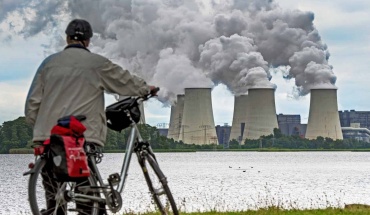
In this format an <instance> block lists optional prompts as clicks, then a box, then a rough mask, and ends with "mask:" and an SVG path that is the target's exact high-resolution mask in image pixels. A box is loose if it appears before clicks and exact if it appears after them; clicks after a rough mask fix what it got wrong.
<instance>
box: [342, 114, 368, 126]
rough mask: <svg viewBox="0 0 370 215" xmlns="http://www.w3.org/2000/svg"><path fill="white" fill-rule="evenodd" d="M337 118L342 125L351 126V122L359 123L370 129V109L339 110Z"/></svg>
mask: <svg viewBox="0 0 370 215" xmlns="http://www.w3.org/2000/svg"><path fill="white" fill-rule="evenodd" d="M339 120H340V124H341V126H342V127H351V126H350V125H351V123H359V124H360V127H361V128H367V129H370V111H356V110H350V111H348V110H345V111H339Z"/></svg>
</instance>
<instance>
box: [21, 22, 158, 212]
mask: <svg viewBox="0 0 370 215" xmlns="http://www.w3.org/2000/svg"><path fill="white" fill-rule="evenodd" d="M65 33H66V34H67V37H66V41H67V44H68V45H67V47H66V48H65V49H64V50H63V51H61V52H59V53H56V54H53V55H51V56H49V57H48V58H46V59H45V60H44V61H43V62H42V64H41V65H40V67H39V68H38V70H37V72H36V75H35V77H34V79H33V81H32V84H31V87H30V90H29V92H28V96H27V100H26V107H25V115H26V121H27V122H29V123H30V124H32V125H33V141H34V142H43V141H45V140H46V139H48V138H49V136H50V130H51V128H52V127H53V126H54V125H55V124H56V123H57V120H58V119H59V118H61V117H64V116H69V115H84V116H86V120H84V121H83V124H84V125H85V127H86V131H85V133H84V136H85V139H86V141H87V142H89V143H94V144H96V145H98V146H101V147H102V146H104V143H105V139H106V134H107V128H106V118H105V112H104V108H105V105H104V92H110V93H116V94H119V95H130V96H144V95H147V94H149V93H150V92H151V90H153V89H154V88H155V87H154V86H149V85H147V84H146V83H145V81H144V80H142V79H140V78H138V77H136V76H134V75H131V74H130V73H129V72H128V71H127V70H123V69H122V68H121V67H120V66H118V65H116V64H114V63H112V62H111V61H110V60H108V59H107V58H105V57H103V56H100V55H97V54H93V53H91V52H90V51H89V50H88V49H87V47H88V46H89V43H90V38H91V37H92V36H93V31H92V28H91V26H90V24H89V23H88V22H87V21H85V20H81V19H75V20H73V21H71V22H70V23H69V25H68V26H67V29H66V31H65ZM45 189H47V188H45ZM48 204H49V203H48ZM50 204H52V203H50ZM48 207H49V205H48Z"/></svg>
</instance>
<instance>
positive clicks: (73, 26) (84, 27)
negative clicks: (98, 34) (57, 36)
mask: <svg viewBox="0 0 370 215" xmlns="http://www.w3.org/2000/svg"><path fill="white" fill-rule="evenodd" d="M65 32H66V34H67V43H68V44H72V43H80V44H82V45H83V46H85V47H87V46H89V43H90V38H91V37H92V36H93V31H92V28H91V25H90V23H88V22H87V21H86V20H83V19H75V20H72V21H71V22H70V23H69V24H68V26H67V28H66V31H65Z"/></svg>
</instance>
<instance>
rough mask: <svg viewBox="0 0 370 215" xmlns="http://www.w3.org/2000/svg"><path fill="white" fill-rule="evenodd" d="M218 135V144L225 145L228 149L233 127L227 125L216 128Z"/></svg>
mask: <svg viewBox="0 0 370 215" xmlns="http://www.w3.org/2000/svg"><path fill="white" fill-rule="evenodd" d="M216 133H217V138H218V144H219V145H223V146H224V148H228V145H229V139H230V133H231V126H230V125H228V124H227V123H225V124H224V125H223V126H221V125H217V126H216Z"/></svg>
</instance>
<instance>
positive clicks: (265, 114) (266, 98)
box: [241, 88, 279, 144]
mask: <svg viewBox="0 0 370 215" xmlns="http://www.w3.org/2000/svg"><path fill="white" fill-rule="evenodd" d="M246 104H247V105H246V124H245V129H244V135H243V139H242V142H241V144H244V140H245V139H258V138H260V137H261V136H262V135H270V134H273V133H274V128H279V126H278V122H277V117H276V107H275V89H274V88H251V89H249V90H248V102H247V103H246Z"/></svg>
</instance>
